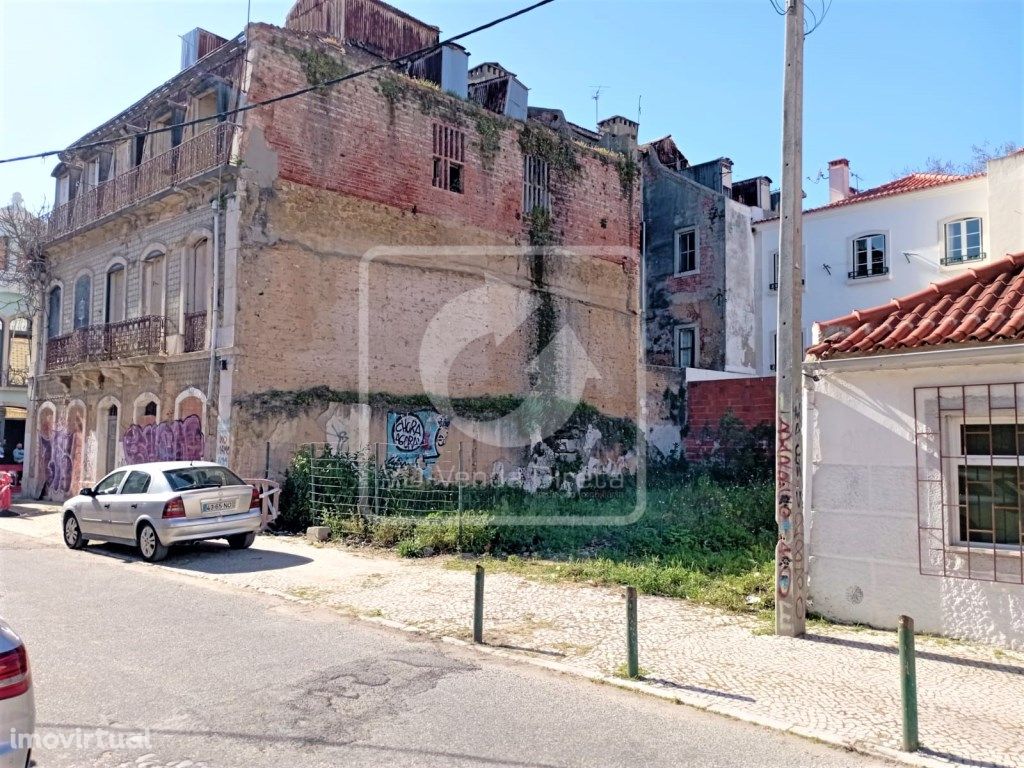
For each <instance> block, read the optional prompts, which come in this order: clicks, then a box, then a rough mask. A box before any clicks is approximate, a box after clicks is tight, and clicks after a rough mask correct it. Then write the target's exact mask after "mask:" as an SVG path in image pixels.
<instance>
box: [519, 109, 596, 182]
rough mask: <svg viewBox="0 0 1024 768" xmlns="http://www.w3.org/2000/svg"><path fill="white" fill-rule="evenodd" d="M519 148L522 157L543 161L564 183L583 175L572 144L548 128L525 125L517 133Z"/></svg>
mask: <svg viewBox="0 0 1024 768" xmlns="http://www.w3.org/2000/svg"><path fill="white" fill-rule="evenodd" d="M519 148H520V149H521V150H522V151H523V154H524V155H533V156H534V157H539V158H541V159H542V160H545V161H546V162H547V164H548V168H549V169H551V170H552V171H554V172H556V173H557V174H559V175H560V176H561V177H562V178H563V179H565V180H566V181H574V180H576V179H578V178H579V177H580V176H581V175H582V173H583V167H582V166H581V165H580V161H579V158H578V157H577V156H576V148H575V147H574V146H573V144H572V142H571V141H569V139H567V138H565V137H564V136H560V135H559V134H557V133H555V132H554V131H552V130H550V129H548V128H544V127H542V126H536V125H530V124H529V123H527V124H526V125H525V126H523V129H522V130H521V131H520V132H519Z"/></svg>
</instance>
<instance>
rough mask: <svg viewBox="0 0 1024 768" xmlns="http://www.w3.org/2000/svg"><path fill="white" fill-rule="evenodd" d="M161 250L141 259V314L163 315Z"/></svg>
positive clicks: (144, 315)
mask: <svg viewBox="0 0 1024 768" xmlns="http://www.w3.org/2000/svg"><path fill="white" fill-rule="evenodd" d="M166 261H167V260H166V258H165V257H164V253H163V251H159V250H157V251H152V252H150V253H149V254H148V255H147V256H146V258H145V259H143V260H142V316H143V317H148V316H150V315H158V316H159V315H163V313H164V274H165V270H164V264H165V263H166Z"/></svg>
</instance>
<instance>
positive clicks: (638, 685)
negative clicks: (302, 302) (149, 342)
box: [4, 526, 962, 768]
mask: <svg viewBox="0 0 1024 768" xmlns="http://www.w3.org/2000/svg"><path fill="white" fill-rule="evenodd" d="M4 530H7V531H9V532H11V533H16V534H20V535H23V536H28V537H30V538H36V539H44V540H45V539H47V538H51V537H53V536H55V534H48V533H41V532H30V531H13V530H11V529H10V528H8V527H6V526H5V527H4ZM143 565H144V566H145V567H150V568H159V569H161V570H165V571H168V572H170V573H172V574H174V575H176V576H183V577H186V578H194V579H199V580H203V581H210V582H215V583H217V584H220V585H225V586H229V587H233V588H236V589H244V590H248V591H252V592H257V593H260V594H263V595H267V596H269V597H275V598H278V599H282V600H286V601H288V602H291V603H296V604H299V605H306V606H310V607H319V608H330V609H334V610H335V611H338V606H332V605H330V604H325V603H322V602H319V601H317V600H315V599H310V598H307V597H300V596H298V595H294V594H291V593H289V592H286V591H284V590H280V589H276V588H274V587H264V586H260V585H255V584H238V583H234V582H231V581H227V580H225V579H222V578H219V577H218V575H216V574H210V573H203V572H198V571H181V570H177V569H175V568H172V567H169V566H165V565H161V564H159V563H152V564H143ZM351 616H352V618H354V619H357V620H359V621H363V622H367V623H371V624H376V625H378V626H380V627H384V628H387V629H391V630H397V631H400V632H403V633H406V634H413V635H418V636H420V637H428V638H430V639H433V640H438V641H440V642H442V643H445V644H448V645H453V646H459V647H462V648H465V649H470V650H473V651H475V652H476V653H479V654H482V655H487V656H494V657H498V658H502V659H506V660H509V661H514V662H516V663H526V664H530V665H532V666H534V667H538V668H541V669H546V670H548V671H550V672H554V673H557V674H562V675H570V676H573V677H579V678H583V679H585V680H589V681H591V682H594V683H599V684H604V685H611V686H614V687H616V688H620V689H623V690H628V691H633V692H635V693H640V694H643V695H645V696H650V697H654V698H658V699H662V700H663V701H669V702H672V703H674V704H681V705H685V706H688V707H692V708H694V709H699V710H703V711H705V712H711V713H713V714H716V715H724V716H726V717H729V718H731V719H733V720H738V721H740V722H744V723H748V724H751V725H757V726H760V727H763V728H769V729H771V730H775V731H781V732H783V733H789V734H792V735H794V736H799V737H801V738H804V739H809V740H811V741H816V742H819V743H822V744H826V745H829V746H832V747H837V748H839V749H844V750H848V751H851V752H856V753H858V754H862V755H866V756H869V757H876V758H882V759H884V760H888V761H894V762H898V763H902V764H904V765H913V766H919V768H949V767H950V766H958V765H962V763H958V762H956V761H952V760H945V759H942V758H938V757H933V756H930V755H927V754H920V753H907V752H901V751H900V750H897V749H893V748H891V747H885V746H882V745H880V744H872V743H870V742H861V741H852V740H848V739H843V738H841V737H838V736H836V735H835V734H832V733H828V732H826V731H819V730H816V729H814V728H809V727H806V726H803V725H800V724H797V723H792V722H787V721H782V720H777V719H775V718H771V717H764V716H760V715H755V714H751V713H750V712H746V711H744V710H741V709H738V708H735V707H731V706H730V705H729V704H727V703H721V702H711V703H709V702H706V701H703V700H701V699H698V698H696V697H693V696H688V695H687V694H686V693H685V692H680V691H678V690H667V689H665V688H662V687H659V686H657V685H655V684H652V683H648V682H645V681H643V680H629V679H626V678H621V677H614V676H610V675H606V674H603V673H601V672H595V671H593V670H588V669H585V668H583V667H576V666H573V665H571V664H564V663H561V662H557V661H551V660H549V659H542V658H536V657H534V656H531V655H529V654H526V653H519V652H515V651H511V650H508V649H505V648H497V647H494V646H489V645H487V644H476V643H473V642H470V641H468V640H464V639H462V638H460V637H455V636H452V635H438V634H435V633H432V632H430V631H428V630H426V629H423V628H422V627H418V626H415V625H412V624H405V623H403V622H400V621H394V620H392V619H386V618H383V617H381V616H370V615H366V614H361V613H359V612H358V611H353V612H352V613H351Z"/></svg>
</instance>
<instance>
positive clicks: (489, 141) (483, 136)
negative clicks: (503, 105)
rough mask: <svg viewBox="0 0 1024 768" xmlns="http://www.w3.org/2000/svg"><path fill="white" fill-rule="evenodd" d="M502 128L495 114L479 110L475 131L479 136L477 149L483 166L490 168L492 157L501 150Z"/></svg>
mask: <svg viewBox="0 0 1024 768" xmlns="http://www.w3.org/2000/svg"><path fill="white" fill-rule="evenodd" d="M503 130H504V127H503V125H502V120H501V119H500V118H499V117H497V116H496V115H491V114H489V113H487V112H485V111H483V110H480V112H479V114H477V116H476V133H477V136H478V137H479V139H478V142H477V150H479V152H480V162H481V163H482V164H483V167H484V168H487V169H488V170H490V169H491V168H492V167H493V166H494V158H496V157H497V156H498V152H500V151H501V133H502V131H503Z"/></svg>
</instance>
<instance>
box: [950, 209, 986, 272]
mask: <svg viewBox="0 0 1024 768" xmlns="http://www.w3.org/2000/svg"><path fill="white" fill-rule="evenodd" d="M974 220H977V221H978V228H979V232H978V238H979V244H978V248H979V255H977V256H973V257H970V256H967V255H966V250H967V249H966V245H964V246H963V247H962V249H961V255H960V256H959V257H956V258H954V257H953V256H952V255H951V254H950V252H949V228H950V226H951V225H954V224H960V225H963V234H962V235H961V242H962V243H965V244H966V242H967V234H966V224H967V222H968V221H974ZM939 230H940V233H941V238H942V256H941V258H940V260H939V263H940V264H941V265H942V266H943V267H959V266H961V265H963V264H973V263H974V262H976V261H983V260H984V259H985V258H986V256H987V254H986V253H985V219H984V217H983V216H982V215H981V214H980V213H964V214H961V215H959V216H954V217H951V218H948V219H944V220H943V221H942V222H940V224H939Z"/></svg>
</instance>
